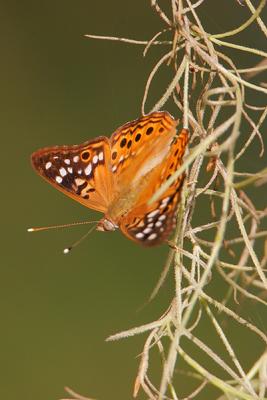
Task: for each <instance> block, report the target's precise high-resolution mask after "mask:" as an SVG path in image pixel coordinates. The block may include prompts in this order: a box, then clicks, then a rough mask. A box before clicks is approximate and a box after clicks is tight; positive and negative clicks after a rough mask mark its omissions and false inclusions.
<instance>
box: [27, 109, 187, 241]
mask: <svg viewBox="0 0 267 400" xmlns="http://www.w3.org/2000/svg"><path fill="white" fill-rule="evenodd" d="M176 125H177V121H175V120H174V119H173V117H171V116H170V114H168V113H167V112H153V113H151V114H149V115H146V116H143V117H141V118H139V119H137V120H135V121H132V122H128V123H127V124H125V125H123V126H121V127H120V128H118V129H117V130H116V131H115V132H114V133H113V135H112V136H111V138H107V137H106V136H99V137H97V138H95V139H93V140H90V141H88V142H86V143H83V144H81V145H75V146H56V147H47V148H44V149H41V150H38V151H37V152H35V153H33V154H32V165H33V167H34V169H35V170H36V171H37V172H38V173H39V174H40V175H41V176H42V177H43V178H44V179H46V180H47V181H48V182H49V183H51V184H52V185H53V186H55V187H56V188H57V189H59V190H61V191H62V192H63V193H65V194H66V195H68V196H70V197H72V198H73V199H74V200H76V201H78V202H80V203H81V204H83V205H85V206H86V207H88V208H92V209H94V210H97V211H101V212H102V213H104V218H103V219H101V220H100V221H99V223H98V225H97V228H96V229H97V230H99V231H113V230H115V229H116V228H120V229H121V231H122V232H123V233H124V234H125V235H126V236H127V237H128V238H130V239H132V240H134V241H135V242H138V243H140V244H143V245H146V246H152V245H156V244H160V243H161V242H162V241H164V240H165V239H166V238H167V237H168V236H169V235H170V233H171V231H172V230H173V227H174V224H175V214H176V208H177V204H178V202H179V199H180V196H181V190H182V186H183V181H184V177H185V176H184V174H182V175H180V176H179V177H178V178H177V179H176V181H175V182H174V183H173V184H172V185H171V186H170V187H169V188H168V189H167V190H166V191H165V193H164V194H163V196H162V197H161V198H160V199H159V200H158V201H156V202H154V203H152V204H151V205H148V202H149V199H150V198H151V197H152V195H153V193H155V191H156V190H157V189H158V188H159V187H160V186H161V185H162V183H163V182H165V181H166V180H167V179H168V178H169V177H170V176H171V175H172V174H173V172H175V171H176V170H177V168H178V167H179V166H180V165H181V163H182V158H183V155H184V152H185V148H186V146H187V142H188V131H187V130H186V129H182V131H181V132H180V134H179V136H178V137H176V136H175V134H176Z"/></svg>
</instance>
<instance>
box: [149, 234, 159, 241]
mask: <svg viewBox="0 0 267 400" xmlns="http://www.w3.org/2000/svg"><path fill="white" fill-rule="evenodd" d="M156 237H157V234H156V233H151V235H149V236H148V240H154V239H156Z"/></svg>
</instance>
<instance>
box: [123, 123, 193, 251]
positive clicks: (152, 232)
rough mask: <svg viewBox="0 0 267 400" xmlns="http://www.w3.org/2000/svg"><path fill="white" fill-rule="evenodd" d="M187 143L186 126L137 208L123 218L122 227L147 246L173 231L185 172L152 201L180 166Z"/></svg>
mask: <svg viewBox="0 0 267 400" xmlns="http://www.w3.org/2000/svg"><path fill="white" fill-rule="evenodd" d="M187 143H188V131H187V130H186V129H183V130H182V131H181V133H180V135H179V136H178V138H174V140H173V143H172V144H171V147H170V151H169V154H168V156H167V158H166V159H165V160H164V161H163V162H162V164H161V165H160V166H159V167H158V170H157V171H156V173H157V175H155V176H154V179H153V181H151V182H150V185H148V186H147V188H146V190H145V191H144V192H143V193H142V194H141V196H140V198H139V202H138V204H137V205H136V207H135V208H133V209H132V210H131V211H130V212H129V213H128V214H127V215H125V216H124V218H123V219H122V221H121V224H120V228H121V230H122V232H123V233H124V234H125V235H126V236H127V237H129V238H131V239H132V240H134V241H136V242H139V243H140V244H143V245H145V246H153V245H156V244H160V243H161V242H163V241H164V240H165V239H167V238H168V236H169V235H170V233H171V232H172V230H173V228H174V226H175V223H176V212H177V205H178V203H179V200H180V197H181V191H182V186H183V182H184V178H185V174H181V175H179V176H178V178H177V179H176V180H175V181H174V182H173V183H172V185H171V186H170V187H169V188H168V189H167V190H166V191H165V192H164V193H163V195H162V196H161V198H160V199H159V200H157V201H156V202H154V203H152V204H151V205H148V201H149V199H150V198H151V197H152V195H153V194H154V193H155V192H156V190H157V189H158V188H159V187H160V186H161V185H162V184H163V183H164V182H165V181H166V180H168V179H169V178H170V177H171V175H172V174H173V173H174V172H175V171H176V170H177V169H178V168H179V167H180V165H181V164H182V158H183V155H184V152H185V149H186V146H187Z"/></svg>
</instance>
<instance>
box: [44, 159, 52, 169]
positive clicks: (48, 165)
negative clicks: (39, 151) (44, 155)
mask: <svg viewBox="0 0 267 400" xmlns="http://www.w3.org/2000/svg"><path fill="white" fill-rule="evenodd" d="M51 167H52V163H51V162H50V161H48V162H47V163H46V164H45V169H49V168H51Z"/></svg>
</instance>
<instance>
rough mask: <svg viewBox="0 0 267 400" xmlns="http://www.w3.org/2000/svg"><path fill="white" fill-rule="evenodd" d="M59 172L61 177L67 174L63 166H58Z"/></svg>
mask: <svg viewBox="0 0 267 400" xmlns="http://www.w3.org/2000/svg"><path fill="white" fill-rule="evenodd" d="M59 173H60V175H61V176H62V177H64V176H66V175H67V171H66V170H65V168H63V167H62V168H60V170H59Z"/></svg>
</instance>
